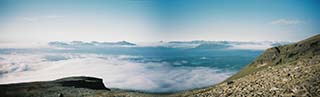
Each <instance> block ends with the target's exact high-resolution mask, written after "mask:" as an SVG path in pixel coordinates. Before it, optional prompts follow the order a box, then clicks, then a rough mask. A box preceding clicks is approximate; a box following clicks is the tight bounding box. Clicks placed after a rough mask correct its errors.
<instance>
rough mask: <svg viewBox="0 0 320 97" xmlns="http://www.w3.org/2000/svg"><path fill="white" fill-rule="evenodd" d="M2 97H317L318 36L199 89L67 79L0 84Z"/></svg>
mask: <svg viewBox="0 0 320 97" xmlns="http://www.w3.org/2000/svg"><path fill="white" fill-rule="evenodd" d="M0 96H5V97H110V96H111V97H117V96H120V97H127V96H130V97H159V96H164V97H168V96H171V97H239V96H254V97H255V96H259V97H270V96H271V97H273V96H285V97H287V96H290V97H294V96H296V97H308V96H309V97H320V34H319V35H316V36H313V37H311V38H308V39H305V40H302V41H300V42H297V43H293V44H289V45H284V46H277V47H272V48H269V49H267V50H266V51H265V52H264V53H263V54H261V55H260V56H259V57H258V58H256V60H254V61H253V62H252V63H250V64H249V65H247V66H246V67H244V68H243V69H242V70H240V71H239V72H238V73H237V74H235V75H233V76H232V77H230V78H228V79H227V80H225V81H223V82H221V83H219V84H216V85H213V86H210V87H206V88H201V89H194V90H187V91H181V92H177V93H171V94H152V93H143V92H138V91H128V90H122V89H108V88H106V87H105V86H104V85H103V83H102V79H99V78H92V77H70V78H63V79H58V80H55V81H46V82H32V83H20V84H8V85H0Z"/></svg>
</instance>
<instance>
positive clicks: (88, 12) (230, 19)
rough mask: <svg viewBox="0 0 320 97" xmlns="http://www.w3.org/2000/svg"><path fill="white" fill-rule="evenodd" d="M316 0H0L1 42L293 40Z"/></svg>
mask: <svg viewBox="0 0 320 97" xmlns="http://www.w3.org/2000/svg"><path fill="white" fill-rule="evenodd" d="M319 4H320V1H318V0H0V42H27V43H29V42H49V41H73V40H78V41H122V40H125V41H130V42H149V41H177V40H179V41H189V40H233V41H265V40H268V41H298V40H302V39H305V38H307V37H310V36H313V35H316V34H319V33H320V28H319V27H317V26H316V25H319V24H320V13H319V12H318V11H319V9H320V6H318V5H319Z"/></svg>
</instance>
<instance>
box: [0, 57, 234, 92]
mask: <svg viewBox="0 0 320 97" xmlns="http://www.w3.org/2000/svg"><path fill="white" fill-rule="evenodd" d="M130 57H138V56H109V55H97V54H68V53H64V54H52V53H40V54H27V53H25V54H1V55H0V66H1V67H0V72H1V76H0V83H1V84H5V83H17V82H29V81H42V80H54V79H58V78H62V77H68V76H94V77H101V78H103V80H104V83H105V85H106V86H107V87H109V88H121V89H133V90H141V91H148V92H173V91H179V90H186V89H193V88H199V87H204V86H209V85H213V84H216V83H218V82H221V81H223V80H224V79H226V78H227V77H229V76H230V75H232V74H233V72H228V71H222V70H219V69H215V68H209V67H173V66H170V65H168V64H165V63H153V62H148V63H137V62H133V61H130V60H127V59H128V58H130Z"/></svg>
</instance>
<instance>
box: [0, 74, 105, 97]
mask: <svg viewBox="0 0 320 97" xmlns="http://www.w3.org/2000/svg"><path fill="white" fill-rule="evenodd" d="M80 91H82V92H80ZM95 91H110V89H108V88H106V87H105V86H104V84H103V81H102V79H100V78H94V77H84V76H80V77H67V78H62V79H58V80H54V81H42V82H30V83H18V84H6V85H0V96H5V97H59V96H62V97H64V96H66V97H73V96H74V97H78V96H80V95H81V96H83V95H85V94H87V95H88V94H91V95H92V93H95ZM83 93H84V94H83ZM77 95H78V96H77Z"/></svg>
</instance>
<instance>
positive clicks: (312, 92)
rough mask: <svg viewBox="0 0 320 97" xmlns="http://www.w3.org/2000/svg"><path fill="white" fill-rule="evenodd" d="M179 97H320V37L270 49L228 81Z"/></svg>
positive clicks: (182, 93) (187, 92) (179, 94)
mask: <svg viewBox="0 0 320 97" xmlns="http://www.w3.org/2000/svg"><path fill="white" fill-rule="evenodd" d="M175 96H199V97H208V96H237V97H238V96H263V97H265V96H290V97H291V96H298V97H300V96H302V97H305V96H313V97H320V35H316V36H314V37H311V38H309V39H306V40H303V41H300V42H298V43H294V44H289V45H285V46H278V47H273V48H270V49H267V50H266V51H265V52H264V53H263V54H262V55H260V56H259V57H258V58H257V59H256V60H255V61H253V62H252V63H251V64H249V65H248V66H247V67H245V68H244V69H242V70H241V71H240V72H239V73H237V74H235V75H234V76H232V77H230V78H229V79H227V80H226V81H224V82H222V83H220V84H218V85H215V86H212V87H208V88H204V89H199V90H192V91H185V92H181V93H177V94H175Z"/></svg>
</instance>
